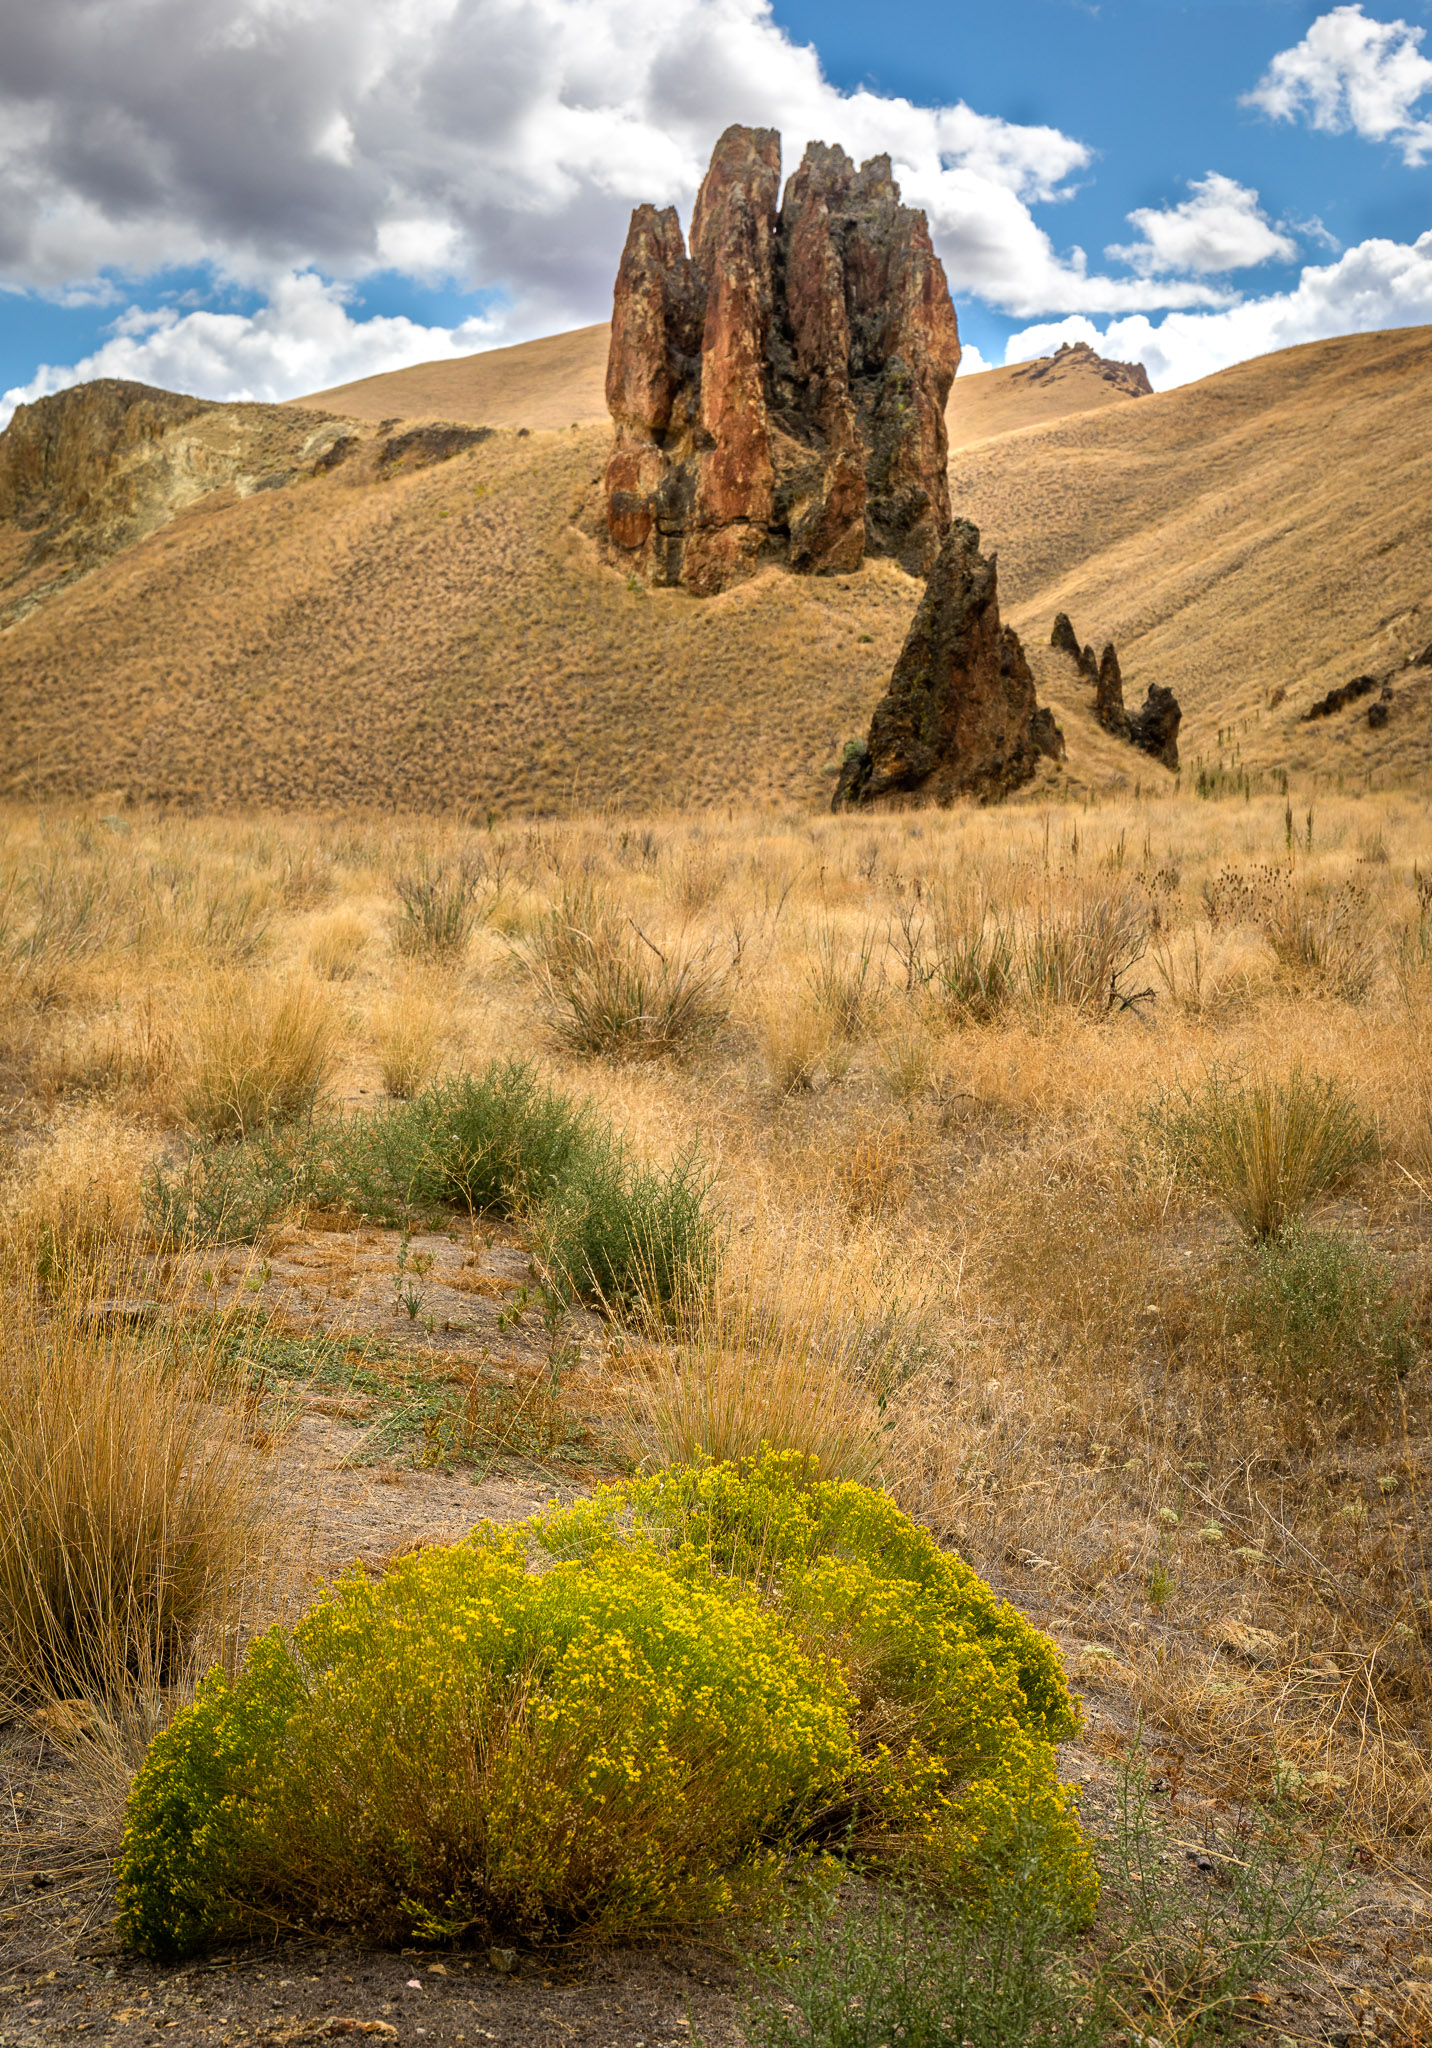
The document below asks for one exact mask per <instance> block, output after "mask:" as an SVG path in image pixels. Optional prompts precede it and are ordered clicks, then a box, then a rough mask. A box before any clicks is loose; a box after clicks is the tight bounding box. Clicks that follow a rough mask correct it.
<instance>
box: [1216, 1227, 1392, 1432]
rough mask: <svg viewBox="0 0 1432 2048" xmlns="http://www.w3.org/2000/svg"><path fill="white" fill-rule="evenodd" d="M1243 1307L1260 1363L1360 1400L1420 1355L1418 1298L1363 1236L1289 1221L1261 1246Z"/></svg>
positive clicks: (1279, 1375)
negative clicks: (1404, 1288)
mask: <svg viewBox="0 0 1432 2048" xmlns="http://www.w3.org/2000/svg"><path fill="white" fill-rule="evenodd" d="M1236 1313H1237V1317H1238V1320H1239V1322H1240V1323H1241V1325H1242V1326H1243V1327H1244V1328H1245V1329H1246V1331H1247V1332H1248V1335H1249V1338H1250V1340H1251V1342H1252V1345H1253V1349H1254V1352H1255V1355H1256V1357H1257V1360H1258V1364H1259V1368H1260V1370H1261V1371H1264V1372H1266V1373H1269V1374H1271V1376H1272V1377H1273V1379H1274V1380H1275V1381H1277V1382H1278V1383H1280V1384H1282V1385H1284V1386H1298V1387H1303V1388H1306V1389H1307V1390H1308V1391H1309V1392H1312V1393H1315V1394H1316V1393H1328V1394H1333V1395H1335V1397H1336V1398H1337V1399H1338V1400H1339V1401H1340V1402H1351V1403H1352V1404H1353V1405H1354V1406H1356V1405H1357V1402H1358V1400H1359V1397H1372V1398H1375V1397H1376V1395H1377V1394H1378V1393H1380V1392H1384V1391H1385V1390H1386V1389H1387V1387H1388V1386H1389V1385H1390V1384H1391V1383H1392V1382H1393V1381H1395V1380H1397V1379H1399V1378H1401V1377H1402V1376H1403V1375H1404V1374H1405V1373H1407V1372H1408V1371H1410V1370H1411V1368H1412V1366H1413V1365H1414V1364H1415V1363H1416V1360H1417V1355H1418V1345H1417V1337H1416V1331H1415V1328H1414V1323H1413V1314H1412V1304H1411V1302H1410V1301H1409V1299H1408V1298H1407V1296H1406V1295H1405V1294H1403V1293H1402V1292H1400V1291H1399V1289H1398V1286H1397V1281H1396V1275H1395V1274H1394V1272H1393V1271H1392V1269H1391V1268H1390V1267H1389V1266H1388V1265H1387V1263H1386V1262H1385V1261H1384V1260H1382V1259H1379V1258H1378V1257H1377V1256H1376V1254H1375V1253H1373V1252H1372V1251H1371V1250H1370V1249H1369V1248H1368V1246H1367V1245H1366V1244H1365V1243H1364V1242H1363V1240H1362V1239H1361V1238H1358V1237H1352V1236H1344V1235H1342V1234H1341V1233H1337V1232H1332V1231H1324V1230H1314V1229H1313V1228H1311V1227H1310V1226H1309V1225H1307V1224H1305V1223H1291V1224H1289V1225H1288V1226H1287V1228H1286V1229H1285V1230H1284V1231H1283V1232H1282V1233H1281V1235H1280V1236H1278V1237H1275V1238H1270V1239H1267V1240H1265V1241H1264V1242H1263V1243H1261V1244H1259V1245H1257V1246H1255V1248H1254V1250H1253V1253H1252V1256H1251V1258H1250V1260H1249V1264H1248V1270H1247V1274H1246V1277H1245V1279H1244V1281H1243V1283H1242V1286H1241V1288H1240V1289H1239V1291H1238V1296H1237V1303H1236Z"/></svg>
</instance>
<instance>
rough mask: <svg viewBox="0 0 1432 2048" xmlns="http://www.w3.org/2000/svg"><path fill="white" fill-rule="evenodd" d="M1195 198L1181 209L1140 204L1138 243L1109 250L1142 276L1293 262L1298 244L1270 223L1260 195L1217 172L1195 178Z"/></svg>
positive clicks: (1134, 219) (1133, 219) (1135, 220)
mask: <svg viewBox="0 0 1432 2048" xmlns="http://www.w3.org/2000/svg"><path fill="white" fill-rule="evenodd" d="M1189 189H1190V191H1191V193H1192V197H1191V198H1189V199H1185V200H1183V201H1182V202H1181V204H1179V205H1178V206H1165V207H1156V206H1141V207H1138V208H1137V209H1136V210H1135V211H1134V212H1133V213H1131V214H1130V215H1129V221H1130V223H1131V225H1132V226H1134V227H1136V228H1137V229H1138V231H1139V240H1138V241H1136V242H1130V243H1127V244H1125V245H1123V246H1119V245H1117V244H1116V245H1115V246H1113V247H1112V248H1109V249H1106V250H1105V252H1104V253H1105V255H1106V256H1111V257H1113V258H1114V259H1115V261H1117V262H1121V263H1128V264H1130V265H1132V267H1133V268H1134V269H1135V270H1137V271H1138V272H1139V274H1140V275H1141V276H1144V277H1151V276H1155V275H1157V274H1160V273H1162V272H1165V271H1194V272H1197V273H1199V274H1201V275H1202V274H1206V273H1208V272H1210V271H1227V270H1248V269H1251V268H1252V267H1253V266H1254V265H1255V264H1258V263H1269V262H1272V261H1274V260H1277V261H1278V262H1281V263H1289V262H1291V261H1292V259H1293V257H1295V256H1296V255H1297V253H1298V245H1297V243H1296V242H1294V241H1293V240H1292V238H1291V236H1289V235H1286V234H1284V233H1283V232H1282V230H1281V229H1280V228H1277V227H1275V226H1274V225H1273V223H1272V222H1271V221H1270V220H1269V219H1268V216H1267V214H1266V213H1264V211H1263V209H1262V207H1261V206H1260V205H1259V204H1258V194H1257V193H1256V192H1254V191H1252V190H1251V189H1250V187H1249V186H1247V185H1240V184H1238V183H1237V181H1236V180H1235V179H1233V178H1225V177H1224V176H1223V174H1222V173H1221V172H1219V171H1210V172H1209V173H1208V175H1207V177H1204V178H1195V179H1194V180H1193V181H1192V182H1191V185H1190V188H1189Z"/></svg>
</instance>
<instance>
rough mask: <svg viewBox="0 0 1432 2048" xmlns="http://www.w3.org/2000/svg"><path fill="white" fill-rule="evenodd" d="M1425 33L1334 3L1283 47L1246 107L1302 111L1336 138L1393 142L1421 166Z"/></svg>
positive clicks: (1288, 114)
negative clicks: (1346, 135)
mask: <svg viewBox="0 0 1432 2048" xmlns="http://www.w3.org/2000/svg"><path fill="white" fill-rule="evenodd" d="M1422 38H1423V31H1422V30H1421V29H1420V28H1413V27H1412V25H1411V24H1410V23H1409V22H1405V21H1400V20H1399V21H1374V20H1372V19H1371V18H1370V17H1369V16H1368V15H1366V14H1364V13H1363V11H1362V8H1361V6H1353V7H1334V8H1333V9H1332V11H1331V12H1330V13H1328V14H1320V15H1319V16H1318V18H1317V20H1316V21H1315V22H1314V23H1313V25H1312V27H1311V28H1310V29H1309V30H1308V32H1307V34H1306V35H1305V36H1304V37H1303V40H1302V41H1301V42H1300V43H1295V44H1294V46H1293V48H1292V49H1291V50H1280V51H1279V53H1278V55H1277V56H1276V57H1275V58H1274V59H1273V61H1272V63H1271V64H1270V65H1269V66H1268V69H1267V71H1266V72H1265V73H1264V74H1263V76H1262V78H1261V79H1260V80H1259V81H1258V83H1257V85H1256V86H1255V87H1254V88H1253V90H1252V92H1250V93H1246V94H1245V95H1244V100H1243V104H1244V105H1245V106H1253V107H1261V108H1262V109H1263V111H1264V113H1265V114H1271V115H1272V116H1273V117H1274V119H1275V120H1280V121H1295V120H1297V119H1298V118H1299V117H1300V116H1301V117H1302V118H1303V119H1304V120H1306V121H1307V122H1308V123H1309V124H1310V125H1311V126H1312V127H1314V128H1323V129H1327V130H1328V131H1329V132H1330V133H1332V134H1335V135H1336V134H1340V133H1345V132H1346V131H1348V130H1349V129H1351V130H1353V131H1354V132H1355V133H1356V134H1358V135H1361V136H1363V137H1364V138H1365V139H1366V140H1367V141H1369V142H1391V143H1394V144H1395V145H1396V146H1397V147H1398V148H1399V149H1400V150H1401V152H1402V160H1403V162H1404V163H1406V164H1414V165H1415V164H1420V163H1422V162H1423V161H1424V159H1425V158H1426V156H1427V155H1428V153H1429V151H1432V121H1429V120H1428V119H1426V118H1425V117H1423V116H1420V115H1419V114H1418V113H1417V111H1416V107H1417V102H1418V101H1419V100H1420V99H1421V98H1422V97H1423V96H1424V95H1425V94H1426V93H1427V91H1428V90H1429V88H1432V63H1430V62H1429V61H1428V59H1427V58H1426V57H1424V56H1423V55H1422V49H1421V45H1422Z"/></svg>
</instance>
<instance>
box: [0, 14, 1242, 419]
mask: <svg viewBox="0 0 1432 2048" xmlns="http://www.w3.org/2000/svg"><path fill="white" fill-rule="evenodd" d="M733 121H741V122H745V123H748V124H750V125H753V126H770V127H775V128H779V129H780V130H781V132H782V136H783V140H784V149H785V160H786V166H787V168H788V169H789V168H792V167H793V166H794V164H795V163H796V162H797V161H798V160H799V157H800V155H801V152H802V151H803V149H804V147H805V145H806V143H807V142H808V141H811V140H815V139H820V140H824V141H827V142H839V143H842V144H843V145H844V146H845V147H846V148H847V149H848V150H849V151H850V152H851V153H852V155H854V156H856V157H858V158H864V157H868V156H871V155H875V154H878V153H881V152H888V153H889V154H890V156H891V157H892V159H893V162H894V169H895V175H896V177H897V178H898V179H899V181H900V183H901V185H902V187H903V189H904V193H905V196H906V198H907V199H908V200H909V202H910V203H911V204H913V205H916V206H922V207H924V208H925V209H926V211H927V212H928V214H929V218H930V225H931V230H932V232H933V234H934V237H935V242H936V246H937V247H938V249H939V251H940V254H941V255H942V257H943V258H944V261H945V264H946V268H947V270H948V272H949V276H950V281H951V285H952V287H953V288H954V290H955V291H956V293H958V294H965V295H974V296H978V297H981V298H983V299H984V300H986V302H988V303H989V304H991V305H994V306H997V307H1000V308H1002V309H1003V310H1004V311H1006V312H1008V313H1011V314H1013V315H1014V316H1015V317H1016V318H1022V319H1029V318H1034V317H1036V316H1038V315H1040V314H1049V313H1062V312H1068V311H1072V310H1075V309H1079V310H1084V311H1093V312H1100V313H1124V312H1132V311H1135V310H1143V311H1148V310H1151V309H1158V308H1163V307H1172V306H1205V307H1209V306H1217V305H1219V304H1222V303H1226V301H1227V294H1226V293H1225V292H1223V291H1221V290H1220V289H1219V287H1217V286H1216V285H1212V284H1209V283H1207V282H1205V281H1201V280H1199V279H1198V278H1196V277H1175V276H1171V275H1168V274H1166V273H1165V272H1162V271H1160V272H1159V273H1158V274H1157V275H1155V274H1154V272H1153V271H1148V272H1146V273H1145V274H1142V275H1136V276H1132V277H1130V276H1123V277H1110V276H1105V275H1101V274H1099V273H1098V272H1097V271H1093V272H1091V270H1090V267H1089V264H1088V262H1087V260H1086V257H1085V255H1084V252H1083V251H1082V250H1080V249H1078V248H1072V249H1065V250H1061V249H1060V248H1059V247H1057V246H1056V243H1055V241H1054V240H1053V239H1052V238H1051V236H1050V234H1049V233H1048V232H1047V231H1046V230H1045V228H1044V227H1043V226H1041V225H1040V223H1039V222H1038V221H1037V220H1036V219H1035V216H1034V212H1033V209H1034V208H1035V207H1037V206H1042V205H1055V204H1057V202H1058V201H1059V200H1060V199H1061V198H1062V197H1064V196H1067V194H1068V193H1069V191H1070V181H1071V180H1072V179H1074V178H1076V177H1077V176H1078V174H1080V173H1081V172H1083V171H1084V170H1086V169H1087V167H1088V165H1089V163H1090V161H1091V153H1090V151H1089V149H1088V147H1087V146H1086V145H1085V144H1084V143H1083V142H1081V141H1079V140H1078V139H1076V138H1075V137H1072V136H1069V135H1065V134H1064V133H1062V132H1061V131H1060V130H1059V129H1056V128H1052V127H1047V126H1039V125H1033V124H1021V123H1017V122H1009V121H1003V120H998V119H995V118H993V117H992V116H989V115H985V114H981V113H979V112H978V111H977V110H975V109H973V108H971V107H968V106H965V105H963V104H956V105H946V106H936V107H921V106H915V105H914V104H913V103H912V102H910V101H908V100H905V99H902V98H897V97H887V96H884V95H881V94H878V93H875V92H871V91H868V90H863V89H862V90H859V91H855V92H850V93H846V92H841V91H839V90H838V89H837V88H836V87H834V86H833V85H832V84H831V83H830V82H829V80H828V79H826V78H825V76H824V74H823V73H822V70H821V67H820V60H819V57H818V55H817V53H816V51H815V50H814V49H813V48H810V47H807V46H803V45H801V44H799V43H797V42H795V41H793V40H792V39H791V37H790V36H789V35H788V34H787V33H786V32H785V31H784V30H783V29H782V28H781V27H780V26H779V25H778V24H777V23H776V22H775V21H774V20H773V18H772V15H771V10H770V0H46V5H45V6H43V7H38V6H35V7H22V8H15V9H12V10H11V14H10V17H9V18H8V20H7V23H6V31H5V35H4V37H3V38H0V288H5V289H8V290H11V291H17V290H18V291H31V292H40V293H45V294H51V295H54V296H58V297H67V298H69V299H72V300H73V299H74V298H76V297H77V296H78V297H84V296H86V295H88V296H90V297H103V296H104V295H105V294H106V293H110V294H117V295H118V297H119V299H120V302H121V303H122V301H123V299H124V297H125V296H127V295H128V293H129V290H130V287H132V284H133V282H134V281H135V280H138V279H143V278H150V277H153V276H154V275H155V274H156V273H157V272H159V271H161V270H163V269H164V268H165V267H174V266H194V265H201V264H204V265H208V266H210V267H211V268H212V270H213V271H214V272H215V273H216V274H217V275H218V276H219V277H220V278H223V279H227V280H230V281H233V282H237V283H239V284H242V285H245V286H247V287H250V288H257V289H258V290H260V291H262V292H264V293H266V294H268V305H267V306H266V307H265V308H264V309H263V311H261V312H260V313H259V314H257V315H254V316H252V317H249V318H247V319H246V318H245V316H241V315H237V314H214V315H212V316H206V318H205V319H203V320H201V318H200V316H199V315H197V314H196V315H193V316H189V315H182V316H178V317H174V318H171V317H170V316H169V315H167V314H166V315H164V316H163V317H162V318H161V319H160V320H159V321H158V322H157V323H156V324H154V325H152V326H150V327H149V328H145V329H143V331H141V330H140V328H139V327H136V325H135V323H134V322H133V321H132V320H131V321H121V323H120V325H119V326H118V327H117V328H116V329H115V330H114V331H113V332H112V333H111V335H110V337H109V339H108V340H107V341H106V342H105V343H104V345H103V347H102V348H101V349H100V350H99V351H98V352H97V353H96V355H95V356H94V357H92V358H90V359H89V360H88V361H87V363H86V364H85V365H71V366H69V369H68V370H61V369H56V368H52V369H50V370H48V371H47V372H45V373H44V374H45V375H46V376H47V377H48V378H49V379H50V380H51V381H53V380H55V379H61V378H68V377H70V376H72V375H78V374H81V372H83V373H84V374H92V371H91V367H90V366H91V364H93V363H95V362H99V361H101V360H102V361H103V362H104V363H105V364H106V366H107V367H108V366H113V365H118V364H120V363H130V362H132V363H133V364H134V365H135V369H134V371H133V374H141V373H142V372H143V371H144V369H145V368H146V366H147V368H148V373H149V374H152V375H156V376H157V375H160V374H161V373H162V374H164V375H168V376H170V377H175V376H178V375H180V373H181V371H184V366H185V365H195V366H197V367H195V368H192V369H190V370H188V371H187V372H186V373H185V374H186V375H187V377H188V384H189V387H190V388H193V379H194V377H195V376H197V375H200V374H202V375H203V377H204V378H205V387H204V388H205V389H206V390H213V389H215V388H216V387H218V386H220V385H222V384H224V378H225V371H224V367H223V366H224V365H225V363H227V364H228V366H229V383H228V386H227V387H226V388H228V389H231V390H232V391H233V392H235V393H237V392H238V391H240V390H250V389H254V390H259V389H262V390H272V391H274V392H275V393H280V392H284V391H285V386H286V387H287V391H286V395H292V394H293V393H294V392H296V391H299V390H302V389H304V388H309V387H307V386H306V384H305V382H304V381H303V380H308V379H316V380H317V381H318V382H319V383H331V382H335V381H338V380H339V379H340V378H342V377H345V376H348V375H350V374H353V372H352V369H351V368H350V365H351V364H352V363H353V362H354V361H355V360H359V359H362V360H365V361H366V362H369V363H376V362H379V361H383V360H388V359H390V358H391V355H392V352H393V351H394V350H398V349H404V348H406V346H407V342H408V341H409V340H414V344H415V345H417V342H416V339H415V337H416V336H418V335H421V334H422V333H423V332H424V331H425V330H422V329H411V330H410V331H409V332H408V333H407V334H406V335H404V334H400V333H398V332H397V331H396V330H395V329H394V327H393V325H392V323H374V322H367V321H364V322H355V321H354V320H353V319H352V317H351V316H350V315H349V314H347V313H346V312H345V310H344V307H343V303H342V297H341V293H338V292H334V293H326V291H325V288H324V287H323V286H321V285H320V284H319V283H318V282H317V280H318V279H329V280H338V281H339V283H340V284H341V283H342V282H345V281H354V280H361V279H362V278H364V277H367V276H371V275H372V274H373V273H374V272H377V271H382V270H387V269H392V270H398V271H400V272H402V273H404V274H406V275H409V276H412V277H416V278H420V279H422V280H423V281H425V282H428V283H436V282H440V281H452V282H455V283H457V284H460V285H462V286H465V287H467V288H469V289H474V290H477V289H482V290H488V291H492V292H495V293H499V294H501V296H502V298H503V300H504V302H505V304H506V307H507V311H506V313H505V316H504V321H503V325H502V327H501V331H500V332H498V331H496V330H494V331H493V332H492V333H491V335H490V336H489V337H488V338H489V339H490V340H493V341H498V340H500V341H517V340H522V339H525V338H526V337H528V336H530V335H534V334H541V333H549V332H552V331H553V330H554V329H560V328H563V327H570V326H574V325H578V324H582V323H584V322H587V321H590V320H594V319H599V318H601V317H602V315H603V314H604V313H605V312H606V311H607V309H608V307H609V305H610V294H611V283H612V278H613V275H614V273H615V268H616V262H617V257H618V254H619V252H620V249H621V244H622V239H623V236H624V234H625V231H626V223H627V217H628V214H629V211H630V209H631V207H632V206H633V205H634V204H636V203H637V202H638V201H641V200H646V199H650V200H656V201H658V202H661V203H674V204H677V205H679V206H681V207H682V208H683V209H685V208H688V207H689V204H690V201H691V200H692V198H693V197H694V195H695V191H696V187H697V184H698V182H699V180H700V178H701V175H702V172H703V171H704V169H705V166H706V162H707V158H708V156H709V153H710V149H711V145H712V143H713V141H714V140H715V138H716V136H717V135H719V134H720V132H721V130H722V129H723V128H724V127H726V126H727V125H728V124H729V123H730V122H733ZM304 278H307V279H308V280H309V281H308V282H307V283H306V284H302V283H296V282H295V280H299V279H304ZM300 305H301V309H302V319H301V331H300V333H299V334H298V335H297V336H296V338H295V340H294V342H293V345H292V347H286V346H285V345H284V342H283V337H282V335H281V334H280V331H279V328H280V322H281V318H282V317H284V316H286V315H288V314H290V313H293V312H294V311H295V308H296V307H299V306H300ZM360 327H361V328H362V329H363V330H365V332H366V330H369V329H371V330H372V332H371V334H368V335H367V338H366V339H365V338H363V336H361V335H360V334H359V333H358V332H356V331H355V330H357V329H358V328H360ZM434 332H435V333H436V335H437V336H438V337H439V338H438V339H435V340H434V341H433V343H432V344H431V345H429V344H428V343H426V342H424V343H422V345H423V346H427V347H428V348H429V353H431V354H441V353H445V352H446V347H447V344H445V343H444V342H443V341H442V339H441V336H442V335H443V334H444V333H445V332H446V330H435V331H434ZM323 333H327V334H328V335H329V336H330V337H331V342H332V349H333V353H332V356H331V358H330V359H328V360H324V361H322V362H321V363H320V357H321V355H322V348H321V344H320V341H319V339H318V337H319V336H320V335H321V334H323Z"/></svg>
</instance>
